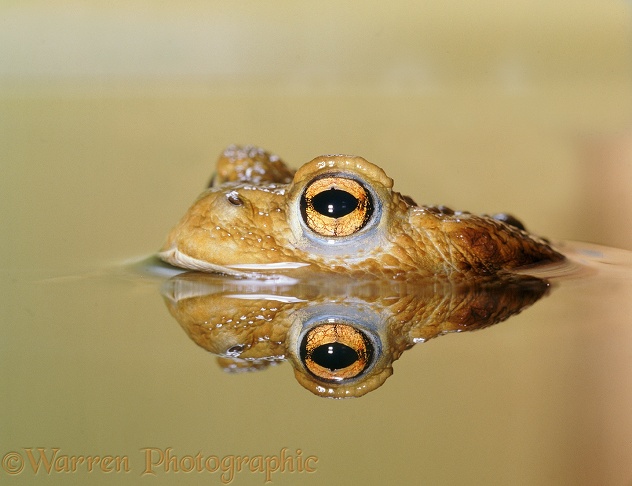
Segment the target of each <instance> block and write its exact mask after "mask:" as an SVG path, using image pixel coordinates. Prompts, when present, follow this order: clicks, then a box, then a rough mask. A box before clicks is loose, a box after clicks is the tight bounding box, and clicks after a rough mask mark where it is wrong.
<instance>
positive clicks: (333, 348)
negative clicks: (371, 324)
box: [300, 323, 373, 381]
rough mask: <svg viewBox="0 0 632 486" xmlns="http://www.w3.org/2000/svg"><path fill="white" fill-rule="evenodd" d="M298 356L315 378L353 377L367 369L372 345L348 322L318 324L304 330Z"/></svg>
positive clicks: (344, 378) (330, 379)
mask: <svg viewBox="0 0 632 486" xmlns="http://www.w3.org/2000/svg"><path fill="white" fill-rule="evenodd" d="M300 356H301V360H302V361H303V363H304V364H305V367H306V368H307V369H308V371H309V372H310V373H311V374H313V375H314V376H316V377H317V378H321V379H323V380H326V381H342V380H346V379H350V378H355V377H356V376H358V375H360V374H361V373H363V372H364V371H365V370H366V369H367V367H368V366H369V364H370V363H371V358H372V356H373V345H372V343H371V341H370V340H369V339H368V338H367V337H366V336H365V335H364V334H363V333H362V332H361V331H359V330H357V329H355V328H354V327H352V326H350V325H348V324H340V323H330V324H322V325H320V326H316V327H314V328H313V329H311V330H310V331H308V332H307V333H306V334H305V336H304V337H303V340H302V342H301V348H300Z"/></svg>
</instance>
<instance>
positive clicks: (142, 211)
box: [0, 0, 632, 263]
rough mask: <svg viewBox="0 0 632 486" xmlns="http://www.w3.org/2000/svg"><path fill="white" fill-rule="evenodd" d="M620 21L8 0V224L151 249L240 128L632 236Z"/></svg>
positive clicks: (301, 156)
mask: <svg viewBox="0 0 632 486" xmlns="http://www.w3.org/2000/svg"><path fill="white" fill-rule="evenodd" d="M631 20H632V17H631V14H630V2H624V1H576V0H573V1H559V2H548V1H533V0H529V1H526V0H517V1H514V2H509V3H508V2H502V1H498V0H483V1H479V2H475V3H472V2H463V1H457V2H447V3H446V2H435V1H431V2H406V1H400V2H389V3H388V4H386V3H384V2H366V1H364V2H359V1H350V2H339V1H335V2H334V1H328V0H325V1H321V2H316V3H314V2H310V3H304V2H293V1H288V0H277V1H269V2H257V1H244V2H224V1H186V2H178V3H177V4H175V3H172V2H156V1H149V0H147V1H143V0H133V1H125V2H122V1H108V2H98V1H97V2H80V1H60V2H54V4H53V3H50V2H44V1H4V2H2V4H1V5H0V87H1V90H0V106H1V112H0V124H1V125H0V128H1V131H0V137H1V139H0V150H1V152H0V155H1V159H2V165H3V173H4V175H3V180H2V181H1V182H0V184H1V187H0V188H1V189H2V193H3V201H2V205H3V206H4V207H5V209H3V211H2V216H1V217H2V224H3V227H5V228H8V229H9V230H8V231H6V236H5V237H4V238H3V243H4V244H8V245H10V247H11V248H12V252H13V253H12V258H11V259H12V260H14V259H15V257H16V256H19V255H22V256H23V257H25V258H29V259H31V260H30V261H32V259H33V258H37V256H38V255H39V254H40V251H39V249H40V248H41V242H42V241H46V242H47V243H46V244H47V245H48V248H49V249H50V250H51V251H54V252H55V253H56V254H57V255H58V257H57V258H58V259H59V262H60V263H64V262H66V263H68V262H70V261H72V260H76V258H77V256H78V255H79V256H82V255H83V257H85V258H86V259H94V258H98V257H104V258H106V257H107V258H109V257H113V256H116V257H119V256H121V257H123V256H126V255H129V254H135V253H139V252H140V253H142V252H146V251H152V250H154V249H155V248H157V247H158V246H159V245H160V243H161V242H162V238H163V237H164V235H165V233H166V231H167V230H168V229H169V227H170V226H171V225H172V224H173V223H174V222H175V221H176V220H177V219H178V218H179V217H180V216H181V215H182V214H183V212H184V211H185V209H186V207H187V206H188V204H189V203H190V202H191V200H192V199H193V198H194V197H195V196H196V195H197V194H198V192H199V191H200V190H201V189H202V187H203V186H204V184H205V182H206V181H207V179H208V178H209V176H210V173H211V171H212V167H213V163H214V161H215V159H216V157H217V155H218V153H219V152H220V151H221V150H222V149H223V148H224V147H225V146H226V145H228V144H231V143H254V144H258V145H261V146H263V147H265V148H267V149H268V150H271V151H273V152H276V153H277V154H279V155H280V156H281V157H282V158H284V159H285V160H286V161H287V162H288V163H290V164H291V165H293V166H295V167H296V166H300V165H301V164H303V163H304V162H306V161H308V160H310V159H311V158H313V157H315V156H317V155H320V154H323V153H352V154H357V155H362V156H364V157H365V158H367V159H368V160H370V161H372V162H374V163H376V164H378V165H380V166H382V167H383V168H384V169H385V170H386V171H387V173H388V174H389V175H390V176H391V177H393V179H394V180H395V188H396V190H398V191H400V192H403V193H405V194H409V195H411V196H413V197H414V198H415V200H417V202H419V203H420V204H424V203H425V204H445V205H448V206H452V207H454V208H455V209H462V210H470V211H473V212H487V213H494V212H500V211H507V212H512V213H514V214H516V215H517V216H518V217H520V218H521V219H522V220H523V221H524V222H525V224H526V225H527V227H528V228H529V229H531V230H532V231H534V232H536V233H540V234H543V235H546V236H548V237H550V238H553V239H573V240H582V241H589V242H594V243H600V244H604V245H609V246H616V247H621V248H628V249H632V226H631V225H630V223H629V222H630V221H631V219H632V195H631V191H630V190H629V188H630V182H631V181H632V116H631V115H632V52H631V51H632V22H631ZM26 215H28V218H27V217H26ZM26 219H28V224H25V221H26ZM24 232H26V233H28V234H29V235H31V237H30V238H26V239H24V238H18V236H17V235H18V234H24ZM123 235H124V236H123ZM23 240H26V241H23ZM4 254H5V255H6V252H5V253H4Z"/></svg>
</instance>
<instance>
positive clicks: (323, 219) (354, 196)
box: [301, 177, 373, 236]
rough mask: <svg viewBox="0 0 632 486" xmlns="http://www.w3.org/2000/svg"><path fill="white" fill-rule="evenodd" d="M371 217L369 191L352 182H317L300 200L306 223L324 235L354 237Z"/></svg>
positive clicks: (332, 179) (327, 179)
mask: <svg viewBox="0 0 632 486" xmlns="http://www.w3.org/2000/svg"><path fill="white" fill-rule="evenodd" d="M372 214H373V201H372V200H371V196H370V194H369V192H368V191H367V190H366V189H365V188H364V186H362V184H360V183H359V182H357V181H355V180H353V179H347V178H344V177H323V178H321V179H316V180H315V181H313V182H312V183H311V184H309V185H308V186H307V188H306V189H305V191H304V192H303V195H302V197H301V215H302V217H303V221H304V222H305V224H306V225H307V226H308V227H309V228H310V229H311V230H312V231H314V232H315V233H318V234H319V235H322V236H349V235H352V234H354V233H356V232H358V231H359V230H361V229H362V228H364V226H365V225H366V224H367V222H368V221H369V218H370V217H371V215H372Z"/></svg>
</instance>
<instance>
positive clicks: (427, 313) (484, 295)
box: [163, 272, 549, 398]
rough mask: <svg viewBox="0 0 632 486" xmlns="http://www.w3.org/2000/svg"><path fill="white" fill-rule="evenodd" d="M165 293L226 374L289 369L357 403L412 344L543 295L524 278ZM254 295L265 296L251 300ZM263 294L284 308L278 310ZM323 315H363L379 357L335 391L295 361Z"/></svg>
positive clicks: (308, 383)
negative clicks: (308, 327) (303, 338)
mask: <svg viewBox="0 0 632 486" xmlns="http://www.w3.org/2000/svg"><path fill="white" fill-rule="evenodd" d="M169 284H170V285H168V286H167V287H165V291H164V292H163V294H164V297H165V303H166V304H167V307H168V309H169V312H170V313H171V314H172V316H173V317H174V318H175V319H176V320H177V321H178V322H179V323H180V325H181V326H182V328H183V329H184V330H185V332H186V333H187V334H188V335H189V337H190V338H191V339H192V340H193V341H194V342H195V343H197V344H198V345H199V346H201V347H202V348H204V349H206V350H208V351H210V352H212V353H213V354H215V355H217V356H218V359H219V363H220V365H221V366H222V367H224V368H225V369H226V370H227V371H235V372H236V371H246V370H247V371H255V370H260V369H264V368H266V367H267V366H269V365H270V364H273V363H278V362H281V361H284V360H289V361H290V363H291V364H292V367H293V368H294V374H295V377H296V379H297V381H298V382H299V383H300V384H301V385H302V386H303V387H305V388H307V389H308V390H310V391H311V392H313V393H314V394H316V395H319V396H324V397H332V398H346V397H357V396H362V395H364V394H366V393H368V392H370V391H372V390H374V389H376V388H378V387H380V386H381V385H382V384H383V383H384V381H385V380H386V379H387V378H388V377H389V376H390V375H391V374H392V364H393V362H394V361H395V360H397V359H398V358H399V357H400V356H401V354H402V353H403V352H404V351H405V350H407V349H409V348H410V347H412V346H413V345H414V344H415V343H419V342H425V341H427V340H429V339H432V338H434V337H436V336H439V335H442V334H446V333H451V332H461V331H471V330H476V329H481V328H483V327H486V326H490V325H492V324H496V323H498V322H501V321H504V320H505V319H507V318H509V317H510V316H512V315H514V314H517V313H519V312H520V311H522V310H523V309H525V308H527V307H529V306H531V305H532V304H533V303H535V302H536V301H537V300H538V299H540V298H541V297H542V296H544V295H546V294H547V292H548V289H549V287H548V284H547V283H546V282H545V281H543V280H540V279H536V278H534V277H527V276H508V277H504V278H499V279H498V278H494V279H487V280H486V281H485V282H478V283H477V284H476V285H467V284H464V283H456V282H450V281H449V280H446V279H439V280H436V279H430V280H428V281H426V282H425V283H424V284H423V285H409V284H406V283H400V284H397V283H392V282H386V281H373V282H370V281H366V280H361V281H358V280H355V281H354V280H353V279H339V278H324V279H322V280H318V279H316V281H314V282H301V283H299V284H295V285H283V284H280V285H277V286H272V287H270V286H269V285H264V284H263V283H259V284H258V285H259V286H257V283H253V282H252V281H249V282H243V283H242V282H240V281H239V280H226V279H225V277H218V276H214V275H210V274H203V273H199V272H196V273H188V274H182V275H179V276H177V277H174V278H173V279H171V281H170V282H169ZM258 292H260V293H261V294H265V295H261V296H260V298H253V295H256V294H257V293H258ZM240 294H248V297H249V298H248V299H245V298H241V297H239V295H240ZM271 295H276V296H281V297H283V296H284V297H290V298H291V299H286V302H283V301H282V299H278V300H275V299H271V298H270V296H271ZM287 300H293V301H287ZM332 311H333V313H334V314H335V313H338V314H344V313H345V311H346V312H351V313H355V314H362V315H364V316H366V319H365V321H366V320H372V322H373V325H374V333H375V334H376V335H377V336H378V339H379V341H380V342H381V353H379V354H378V355H376V356H375V360H374V365H373V366H372V367H370V368H368V369H367V370H366V373H364V374H361V375H359V376H358V377H356V378H353V379H350V380H344V381H342V382H338V383H331V382H327V381H326V380H321V379H319V378H318V377H315V376H314V375H313V374H311V373H309V372H308V371H307V369H306V368H305V366H304V364H303V361H302V359H301V357H300V356H299V353H298V348H299V337H298V336H299V334H300V333H301V330H302V329H303V326H304V323H305V322H306V321H309V318H311V317H313V316H314V315H320V314H323V316H324V317H327V316H328V315H331V314H332ZM359 325H362V324H361V323H359ZM367 328H369V326H368V325H364V329H367Z"/></svg>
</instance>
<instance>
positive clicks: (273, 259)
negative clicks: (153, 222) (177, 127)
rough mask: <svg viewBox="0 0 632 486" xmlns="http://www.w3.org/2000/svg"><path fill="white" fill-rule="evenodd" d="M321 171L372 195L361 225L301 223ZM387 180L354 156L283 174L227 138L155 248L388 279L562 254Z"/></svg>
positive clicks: (279, 165) (181, 258) (484, 269)
mask: <svg viewBox="0 0 632 486" xmlns="http://www.w3.org/2000/svg"><path fill="white" fill-rule="evenodd" d="M291 177H293V178H292V180H291V182H289V183H288V181H289V180H290V178H291ZM323 178H327V181H329V180H332V181H334V182H332V183H331V186H332V189H333V188H334V186H335V181H336V180H339V179H351V180H353V181H357V182H358V183H359V184H360V185H361V186H362V188H363V189H366V192H367V193H368V196H367V197H369V198H370V200H371V201H372V202H371V211H372V212H371V213H370V217H367V218H366V220H367V222H366V226H362V227H360V229H358V230H357V232H355V233H353V234H349V235H344V236H337V235H334V236H331V235H330V236H326V235H321V234H317V232H316V231H314V230H313V229H311V228H310V227H308V225H307V224H306V223H305V211H306V209H305V206H304V204H305V203H304V200H305V196H304V195H305V193H306V188H308V187H309V185H310V184H312V183H314V181H316V180H319V179H323ZM392 186H393V181H392V180H391V179H390V178H389V177H388V176H387V175H386V174H385V173H384V171H382V169H380V168H379V167H377V166H375V165H373V164H371V163H370V162H368V161H366V160H365V159H363V158H361V157H357V156H346V155H333V156H321V157H317V158H316V159H314V160H312V161H311V162H308V163H307V164H305V165H304V166H303V167H301V168H300V169H299V170H298V171H297V172H296V173H293V172H292V171H291V170H290V169H288V168H287V166H286V165H285V164H284V163H283V161H282V160H281V159H280V158H279V157H277V156H274V155H271V154H269V153H267V152H265V151H263V150H262V149H259V148H257V147H235V146H232V147H229V149H227V150H226V151H225V152H224V154H222V156H221V157H220V160H219V163H218V173H217V175H216V177H215V180H214V182H213V184H212V187H211V188H209V189H207V190H206V191H205V192H203V193H202V194H201V195H200V196H199V197H198V199H197V200H196V201H195V203H194V204H193V205H192V206H191V208H190V209H189V210H188V211H187V213H186V214H185V216H184V217H183V218H182V220H181V221H180V222H179V223H178V224H177V225H176V226H175V228H174V229H173V230H172V231H171V232H170V234H169V236H168V237H167V241H166V243H165V245H164V246H163V248H162V249H161V251H160V253H159V256H160V257H161V258H162V259H163V260H165V261H166V262H168V263H171V264H173V265H176V266H180V267H183V268H189V269H195V270H202V271H210V272H220V273H227V274H240V273H243V272H258V273H260V274H261V273H263V274H265V273H269V272H281V273H292V275H301V274H305V272H307V273H308V274H309V272H315V271H316V272H333V273H339V274H345V275H351V276H355V277H362V276H369V277H377V278H387V279H396V280H397V279H399V280H402V279H403V280H410V279H415V278H425V277H429V276H436V275H443V276H448V277H451V278H468V277H472V278H473V277H478V276H490V275H496V274H502V273H508V272H511V271H513V270H515V269H518V268H520V267H524V266H529V265H535V264H539V263H547V262H554V261H559V260H562V259H563V258H564V257H563V256H562V255H561V254H560V253H558V252H557V251H555V250H554V249H553V248H552V247H551V246H550V245H549V244H548V243H547V242H546V241H544V240H542V239H540V238H538V237H536V236H534V235H531V234H529V233H527V232H526V231H524V230H522V229H519V228H517V227H515V226H512V225H510V224H507V223H505V222H502V221H499V220H497V219H494V218H492V217H487V216H475V215H472V214H469V213H465V212H454V211H452V210H449V209H447V208H443V207H441V208H437V207H429V206H418V205H416V204H414V203H413V202H412V200H411V199H410V198H409V197H406V196H402V195H401V194H399V193H398V192H395V191H393V190H392ZM323 192H325V191H323ZM316 216H318V217H321V215H318V214H317V215H316ZM325 219H327V218H325ZM335 223H336V219H335V218H329V219H327V224H335ZM362 224H365V223H364V222H363V223H362ZM332 231H334V230H332Z"/></svg>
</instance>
